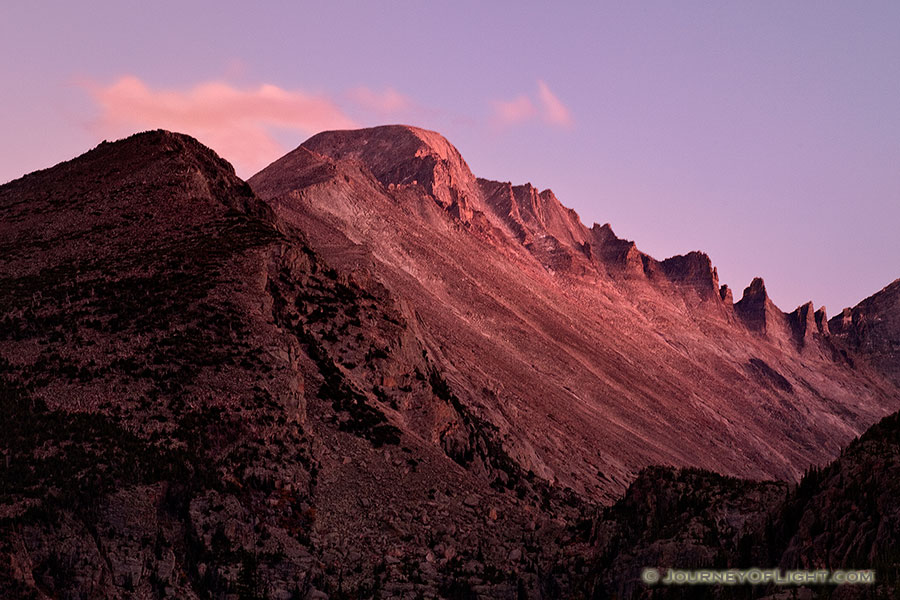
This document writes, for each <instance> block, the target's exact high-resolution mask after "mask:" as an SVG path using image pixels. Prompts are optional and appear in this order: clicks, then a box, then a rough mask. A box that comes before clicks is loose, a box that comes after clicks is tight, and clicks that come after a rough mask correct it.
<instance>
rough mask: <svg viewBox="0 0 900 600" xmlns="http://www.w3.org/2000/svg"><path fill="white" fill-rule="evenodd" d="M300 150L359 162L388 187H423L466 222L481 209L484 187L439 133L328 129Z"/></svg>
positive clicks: (411, 129)
mask: <svg viewBox="0 0 900 600" xmlns="http://www.w3.org/2000/svg"><path fill="white" fill-rule="evenodd" d="M301 148H305V149H307V150H310V151H312V152H315V153H317V154H320V155H322V156H326V157H328V158H331V159H334V160H340V159H351V160H357V161H359V162H361V163H362V164H363V165H365V166H366V167H367V168H368V169H369V171H371V173H372V175H374V176H375V177H376V178H377V179H378V180H379V181H380V182H381V183H382V184H384V185H386V186H387V185H391V184H394V185H397V186H422V187H423V188H424V189H425V190H426V191H427V192H428V193H429V194H431V195H432V196H433V197H434V199H435V201H436V202H437V203H438V204H439V205H441V206H442V207H443V208H445V209H447V210H448V211H449V212H451V213H452V214H453V215H454V216H456V217H458V218H459V219H461V220H463V221H468V220H470V219H471V218H472V213H473V211H474V210H476V209H480V205H481V202H480V191H479V189H478V185H477V184H476V182H475V177H474V176H473V175H472V171H471V170H470V169H469V165H467V164H466V161H465V160H464V159H463V157H462V155H461V154H460V153H459V151H458V150H457V149H456V148H455V147H454V146H453V145H452V144H451V143H450V142H448V141H447V139H446V138H445V137H444V136H442V135H441V134H439V133H437V132H435V131H429V130H427V129H421V128H418V127H412V126H410V125H383V126H379V127H370V128H367V129H352V130H337V131H325V132H322V133H319V134H317V135H314V136H313V137H311V138H309V139H308V140H306V141H305V142H304V143H303V144H302V146H301Z"/></svg>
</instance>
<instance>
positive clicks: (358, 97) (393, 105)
mask: <svg viewBox="0 0 900 600" xmlns="http://www.w3.org/2000/svg"><path fill="white" fill-rule="evenodd" d="M348 97H349V98H350V100H352V101H353V102H354V103H355V104H357V105H359V106H360V107H362V108H364V109H366V110H369V111H372V112H375V113H378V114H380V115H387V114H392V113H398V112H403V111H407V110H410V109H411V108H413V102H412V100H410V99H409V97H408V96H406V95H404V94H401V93H400V92H398V91H397V90H395V89H394V88H390V87H388V88H385V89H384V90H383V91H380V92H378V91H375V90H372V89H370V88H367V87H365V86H360V87H358V88H355V89H352V90H350V92H349V93H348Z"/></svg>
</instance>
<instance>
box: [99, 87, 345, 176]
mask: <svg viewBox="0 0 900 600" xmlns="http://www.w3.org/2000/svg"><path fill="white" fill-rule="evenodd" d="M84 87H85V88H86V89H87V91H88V93H89V94H90V95H91V97H92V98H93V99H94V101H95V102H96V103H97V105H98V107H99V108H100V111H101V114H100V117H99V118H98V119H97V120H96V121H95V122H94V123H93V124H92V126H93V128H94V129H95V130H96V131H97V132H98V133H100V134H101V135H104V136H120V135H125V134H128V133H132V132H133V131H135V130H137V129H152V128H163V129H170V130H174V131H179V132H182V133H187V134H190V135H193V136H194V137H196V138H197V139H199V140H200V141H202V142H203V143H205V144H207V145H209V146H210V147H211V148H213V149H214V150H215V151H216V152H218V153H219V154H220V155H221V156H223V157H224V158H225V159H227V160H229V161H231V162H232V163H233V164H234V165H235V168H236V170H237V171H238V172H239V173H240V174H241V175H244V176H248V175H250V174H252V173H254V172H256V171H257V170H258V169H260V168H262V167H264V166H265V165H267V164H268V163H270V162H271V161H273V160H275V159H276V158H278V157H279V156H281V155H282V154H284V152H285V150H286V149H285V148H284V147H283V146H282V144H280V143H279V142H278V141H277V140H276V139H275V137H274V136H273V132H274V131H278V130H288V131H297V132H300V133H301V134H303V135H310V134H313V133H317V132H319V131H323V130H325V129H346V128H352V127H355V123H354V122H353V121H352V120H351V119H350V118H349V117H347V116H346V115H345V114H344V113H343V111H341V110H340V109H339V108H338V107H337V105H336V104H335V103H334V102H333V101H332V100H331V99H329V98H328V97H326V96H322V95H316V94H310V93H307V92H304V91H300V90H293V91H291V90H284V89H282V88H279V87H277V86H274V85H260V86H258V87H255V88H247V89H243V88H237V87H234V86H232V85H231V84H229V83H224V82H218V81H210V82H205V83H200V84H197V85H195V86H193V87H191V88H189V89H184V90H178V89H160V88H157V89H154V88H151V87H150V86H148V85H147V84H145V83H144V82H143V81H141V80H140V79H139V78H137V77H134V76H125V77H122V78H120V79H119V80H118V81H116V82H114V83H112V84H110V85H107V86H103V85H96V84H86V85H85V86H84Z"/></svg>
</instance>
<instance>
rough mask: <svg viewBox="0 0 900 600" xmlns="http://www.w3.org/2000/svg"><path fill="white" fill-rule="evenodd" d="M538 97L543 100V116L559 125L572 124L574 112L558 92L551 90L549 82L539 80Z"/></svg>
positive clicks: (568, 125)
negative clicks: (558, 96) (563, 101)
mask: <svg viewBox="0 0 900 600" xmlns="http://www.w3.org/2000/svg"><path fill="white" fill-rule="evenodd" d="M538 98H539V99H540V101H541V107H542V108H543V110H542V111H541V114H542V116H543V117H544V119H545V120H546V121H547V122H548V123H552V124H553V125H559V126H561V127H571V126H572V123H573V121H572V113H571V112H569V109H568V108H566V105H565V104H563V103H562V101H561V100H560V99H559V98H557V97H556V94H554V93H553V92H551V91H550V88H549V87H547V84H546V83H544V82H543V81H540V80H538Z"/></svg>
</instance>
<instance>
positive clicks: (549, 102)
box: [491, 80, 573, 128]
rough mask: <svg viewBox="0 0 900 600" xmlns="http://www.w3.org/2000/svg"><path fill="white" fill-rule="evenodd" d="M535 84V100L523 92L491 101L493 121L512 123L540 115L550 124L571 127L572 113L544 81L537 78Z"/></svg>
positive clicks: (504, 123)
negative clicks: (510, 97)
mask: <svg viewBox="0 0 900 600" xmlns="http://www.w3.org/2000/svg"><path fill="white" fill-rule="evenodd" d="M537 85H538V93H537V99H536V101H535V100H532V99H531V98H529V97H528V96H526V95H524V94H523V95H520V96H518V97H516V98H514V99H512V100H495V101H493V102H491V104H492V106H493V121H494V123H495V124H499V125H514V124H517V123H523V122H525V121H530V120H532V119H536V118H538V117H540V118H541V119H543V120H544V121H545V122H546V123H548V124H550V125H555V126H558V127H565V128H569V127H571V126H572V125H573V120H572V113H571V112H570V111H569V109H568V108H567V107H566V105H565V104H563V103H562V101H561V100H560V99H559V98H558V97H557V96H556V94H554V93H553V92H552V91H550V88H549V87H548V86H547V84H546V83H544V82H543V81H541V80H538V82H537Z"/></svg>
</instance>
